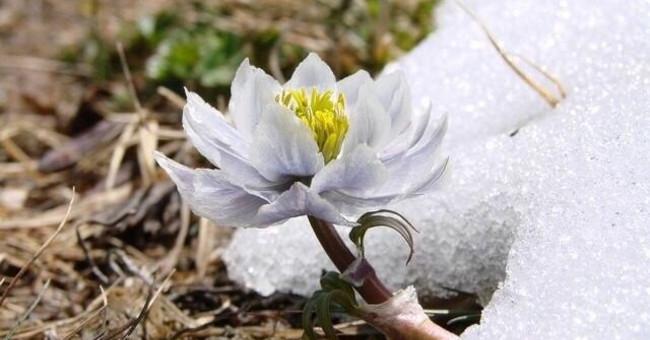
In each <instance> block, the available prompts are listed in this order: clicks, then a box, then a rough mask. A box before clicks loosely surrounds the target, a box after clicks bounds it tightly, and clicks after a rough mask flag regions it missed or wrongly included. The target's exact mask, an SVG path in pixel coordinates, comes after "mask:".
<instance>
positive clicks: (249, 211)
mask: <svg viewBox="0 0 650 340" xmlns="http://www.w3.org/2000/svg"><path fill="white" fill-rule="evenodd" d="M155 158H156V161H157V162H158V164H160V166H161V167H162V168H163V169H165V171H167V173H168V174H169V176H170V177H171V178H172V180H173V181H174V183H176V186H177V187H178V191H179V192H180V194H181V196H182V197H183V199H184V200H185V201H186V202H187V203H188V204H189V206H190V208H191V209H192V211H194V213H196V214H197V215H199V216H202V217H205V218H208V219H210V220H211V221H213V222H214V223H216V224H217V225H220V226H225V227H246V226H250V225H249V223H250V222H249V221H252V220H254V218H255V216H256V214H257V211H258V210H259V208H260V207H261V206H263V205H264V204H267V203H268V202H267V201H266V200H264V199H262V198H260V197H258V196H255V195H252V194H250V193H249V192H247V191H245V190H244V189H243V188H241V187H239V186H237V185H235V184H233V183H232V182H231V181H230V180H229V179H228V178H227V176H226V175H225V174H224V173H223V172H221V171H219V170H210V169H198V170H192V169H190V168H188V167H185V166H183V165H181V164H178V163H176V162H174V161H173V160H171V159H169V158H167V157H166V156H165V155H163V154H162V153H159V152H156V154H155Z"/></svg>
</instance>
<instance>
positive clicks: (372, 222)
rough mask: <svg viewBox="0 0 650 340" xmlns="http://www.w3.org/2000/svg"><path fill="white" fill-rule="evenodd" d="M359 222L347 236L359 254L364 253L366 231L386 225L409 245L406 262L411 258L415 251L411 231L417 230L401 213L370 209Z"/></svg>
mask: <svg viewBox="0 0 650 340" xmlns="http://www.w3.org/2000/svg"><path fill="white" fill-rule="evenodd" d="M357 223H359V225H358V226H356V227H354V228H352V230H351V231H350V234H349V237H350V240H352V242H354V244H355V245H356V246H357V249H359V252H360V253H361V256H363V254H364V245H363V241H364V238H365V236H366V232H367V231H368V230H369V229H371V228H374V227H387V228H390V229H393V230H395V231H396V232H398V233H399V234H400V236H402V238H403V239H404V240H405V241H406V243H407V244H408V246H409V250H410V251H409V257H408V259H407V260H406V264H408V263H409V262H410V261H411V259H412V258H413V254H414V253H415V249H414V243H413V234H412V233H411V231H412V230H413V231H415V232H417V231H418V230H417V229H415V227H414V226H413V225H412V224H411V223H410V222H409V221H408V220H407V219H406V218H405V217H404V216H402V215H401V214H399V213H397V212H395V211H392V210H387V209H381V210H376V211H371V212H367V213H365V214H363V215H362V216H361V217H359V219H358V220H357Z"/></svg>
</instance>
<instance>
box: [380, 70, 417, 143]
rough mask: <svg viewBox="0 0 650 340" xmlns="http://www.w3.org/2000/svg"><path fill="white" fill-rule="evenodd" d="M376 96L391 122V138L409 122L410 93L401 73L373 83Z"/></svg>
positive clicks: (395, 73) (382, 77)
mask: <svg viewBox="0 0 650 340" xmlns="http://www.w3.org/2000/svg"><path fill="white" fill-rule="evenodd" d="M375 87H376V91H377V96H378V97H379V100H380V101H381V103H382V105H383V106H384V109H385V110H386V112H388V115H389V116H390V119H391V122H392V128H393V129H392V132H393V133H392V134H393V136H395V135H397V134H399V133H401V132H402V131H404V130H405V129H406V128H407V127H408V125H409V123H410V121H411V93H410V91H409V87H408V84H407V83H406V78H404V74H403V73H402V72H401V71H397V72H393V73H391V74H388V75H384V76H381V77H379V78H378V79H377V80H376V81H375Z"/></svg>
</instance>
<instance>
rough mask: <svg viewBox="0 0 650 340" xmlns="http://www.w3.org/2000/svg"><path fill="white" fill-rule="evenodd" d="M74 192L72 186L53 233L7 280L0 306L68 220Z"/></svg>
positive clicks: (0, 298)
mask: <svg viewBox="0 0 650 340" xmlns="http://www.w3.org/2000/svg"><path fill="white" fill-rule="evenodd" d="M74 193H75V188H74V187H72V196H71V197H70V203H69V204H68V210H67V211H66V213H65V215H64V216H63V220H62V221H61V223H60V224H59V226H58V227H57V228H56V230H55V231H54V233H52V235H50V237H49V238H48V239H47V241H45V243H43V245H42V246H41V248H40V249H39V250H38V251H37V252H36V254H34V256H33V257H32V258H31V259H30V260H29V262H27V264H26V265H24V266H23V267H22V268H20V271H18V274H16V276H14V278H13V279H11V281H10V282H9V286H8V287H7V289H6V290H5V291H4V293H3V294H2V297H0V306H2V303H3V302H4V301H5V298H6V297H7V295H8V294H9V292H10V291H11V289H12V288H13V287H14V286H15V285H16V283H17V282H18V280H20V278H21V277H22V276H23V275H25V273H26V272H27V269H29V267H30V266H31V265H32V264H33V263H34V261H36V259H37V258H38V257H39V256H41V254H42V253H43V251H44V250H45V248H47V247H48V246H49V245H50V243H52V241H53V240H54V238H56V236H57V235H58V234H59V233H60V232H61V230H62V229H63V227H64V226H65V224H66V222H67V221H68V217H69V216H70V211H71V210H72V203H73V202H74Z"/></svg>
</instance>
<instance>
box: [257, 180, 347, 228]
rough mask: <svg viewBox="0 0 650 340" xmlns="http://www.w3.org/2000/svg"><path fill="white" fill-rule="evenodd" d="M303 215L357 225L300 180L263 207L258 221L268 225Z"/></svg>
mask: <svg viewBox="0 0 650 340" xmlns="http://www.w3.org/2000/svg"><path fill="white" fill-rule="evenodd" d="M301 215H311V216H314V217H317V218H319V219H321V220H324V221H327V222H331V223H334V224H338V225H347V226H354V225H356V223H354V222H351V221H348V220H347V219H345V218H344V217H343V216H341V214H340V213H339V211H338V210H337V209H336V208H335V207H334V206H333V205H332V204H331V203H329V202H328V201H326V200H325V199H323V198H321V197H320V196H318V195H317V194H315V193H313V192H312V191H310V190H309V188H308V187H307V186H305V185H304V184H302V183H300V182H296V183H294V184H293V185H292V186H291V188H290V189H289V190H287V191H285V192H284V193H282V195H280V196H279V197H278V198H277V199H276V200H275V201H273V202H272V203H270V204H267V205H265V206H263V207H261V208H260V210H259V214H258V216H257V217H256V223H257V224H259V225H260V226H267V225H271V224H275V223H279V222H282V221H284V220H287V219H289V218H291V217H296V216H301Z"/></svg>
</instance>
